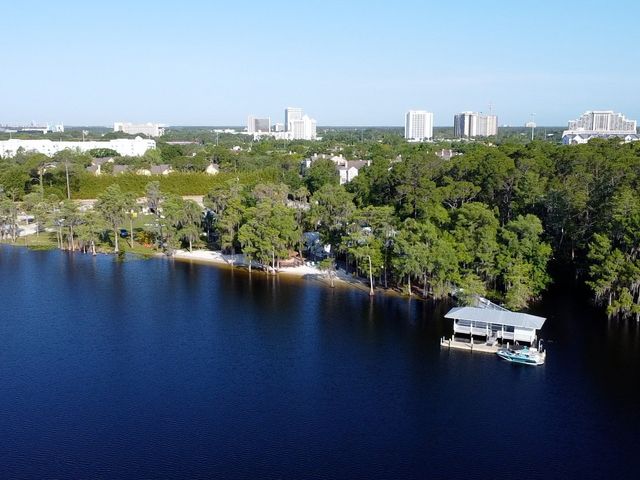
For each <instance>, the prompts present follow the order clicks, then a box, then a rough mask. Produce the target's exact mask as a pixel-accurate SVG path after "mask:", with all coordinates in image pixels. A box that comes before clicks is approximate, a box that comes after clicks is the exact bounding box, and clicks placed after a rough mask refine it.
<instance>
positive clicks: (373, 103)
mask: <svg viewBox="0 0 640 480" xmlns="http://www.w3.org/2000/svg"><path fill="white" fill-rule="evenodd" d="M614 4H615V6H617V7H618V8H613V6H612V8H609V9H607V11H606V15H607V21H606V22H602V19H601V16H602V12H601V11H600V10H599V9H598V8H596V7H597V5H599V4H596V2H595V1H591V0H588V1H580V2H578V1H576V0H569V1H567V2H563V4H562V5H561V6H560V7H559V6H558V3H557V2H552V1H550V0H542V1H539V2H536V3H535V4H534V5H531V4H517V5H516V4H507V5H505V4H504V3H503V2H499V1H495V0H494V1H491V0H489V1H486V2H483V3H476V2H472V1H466V0H461V1H459V2H457V3H456V5H455V7H453V6H447V5H444V4H443V2H431V1H422V2H419V1H406V0H405V1H403V0H401V1H399V2H394V4H393V7H390V6H389V5H388V4H387V3H386V2H382V1H368V2H350V3H349V4H345V3H343V2H337V1H334V0H329V1H325V2H322V3H321V4H307V3H299V2H295V3H294V2H291V1H274V2H255V1H247V2H244V3H242V4H240V5H237V4H230V3H224V4H215V5H212V4H210V2H204V1H187V2H183V3H181V4H180V5H178V4H176V3H175V2H168V1H162V0H160V1H156V2H153V3H152V2H149V1H139V2H135V4H133V3H129V2H123V1H120V0H114V1H112V2H110V3H109V4H108V5H104V4H99V5H94V4H87V3H86V2H76V1H69V2H65V4H64V5H59V4H55V3H48V2H43V1H39V0H36V1H33V2H29V3H28V4H26V5H22V4H19V3H18V2H13V3H10V4H8V5H6V6H4V9H3V16H4V18H5V20H6V21H5V25H3V27H4V46H5V58H4V62H3V71H4V75H2V76H0V91H1V92H2V97H1V98H2V102H1V103H0V105H1V106H2V108H1V109H0V124H15V123H21V124H25V123H30V122H32V121H35V122H37V123H50V124H54V123H64V124H65V125H94V126H102V125H105V126H109V125H112V124H113V122H114V121H131V122H158V123H164V124H166V125H174V126H188V125H193V126H203V125H245V122H246V117H247V116H248V115H256V116H269V117H271V119H272V122H274V123H275V122H282V121H283V117H284V108H285V107H287V106H299V107H302V108H303V109H304V111H305V113H307V114H308V115H310V116H312V117H313V118H315V119H316V120H317V122H318V125H320V126H332V125H335V126H345V127H347V126H354V127H356V126H361V127H365V126H390V127H393V126H401V125H402V121H403V115H404V113H405V112H406V111H407V110H409V109H419V110H428V111H431V112H434V119H435V122H436V123H437V124H439V125H442V126H449V125H451V124H452V123H453V115H454V114H455V113H457V112H460V111H465V110H474V111H482V112H485V113H486V112H488V111H489V110H490V108H491V110H492V112H493V113H494V114H496V115H497V116H498V121H499V124H500V125H504V124H508V125H511V126H514V127H517V126H523V125H524V124H525V122H527V121H529V120H530V119H531V113H534V112H535V113H536V116H535V121H536V122H537V123H538V124H539V125H553V126H562V125H566V123H567V121H568V120H571V119H575V118H577V117H578V116H580V115H581V114H582V113H584V112H585V111H587V110H614V111H616V112H621V113H623V114H624V115H626V116H627V118H631V119H637V118H639V117H640V98H639V97H638V95H636V94H635V93H634V92H635V89H636V88H637V84H638V80H640V66H638V64H637V62H633V61H632V60H633V59H632V58H630V57H629V55H626V56H625V55H624V53H625V51H626V50H625V48H627V49H628V47H624V46H623V47H618V45H621V44H622V45H625V46H626V45H635V44H637V43H638V40H639V39H640V34H639V33H638V31H637V28H635V24H634V22H635V19H636V18H637V16H638V15H637V14H639V13H640V4H637V3H635V2H626V1H625V2H620V1H619V2H614ZM585 39H587V40H588V43H587V40H585ZM612 45H613V47H617V49H615V50H613V49H612V47H611V46H612ZM490 105H491V107H490Z"/></svg>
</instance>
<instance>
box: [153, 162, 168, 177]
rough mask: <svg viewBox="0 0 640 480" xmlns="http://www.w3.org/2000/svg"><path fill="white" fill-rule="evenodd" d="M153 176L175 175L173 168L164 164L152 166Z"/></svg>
mask: <svg viewBox="0 0 640 480" xmlns="http://www.w3.org/2000/svg"><path fill="white" fill-rule="evenodd" d="M149 171H150V172H151V175H169V174H170V173H173V168H172V167H171V165H167V164H163V165H152V166H151V168H150V169H149Z"/></svg>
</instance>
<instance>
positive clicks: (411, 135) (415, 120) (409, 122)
mask: <svg viewBox="0 0 640 480" xmlns="http://www.w3.org/2000/svg"><path fill="white" fill-rule="evenodd" d="M404 138H406V139H407V140H414V141H419V142H421V141H423V140H428V139H431V138H433V113H431V112H425V111H424V110H409V111H408V112H407V114H406V115H405V120H404Z"/></svg>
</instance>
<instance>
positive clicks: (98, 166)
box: [86, 157, 113, 176]
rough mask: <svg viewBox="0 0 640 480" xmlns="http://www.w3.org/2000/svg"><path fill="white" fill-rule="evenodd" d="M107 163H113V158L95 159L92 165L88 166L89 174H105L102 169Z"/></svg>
mask: <svg viewBox="0 0 640 480" xmlns="http://www.w3.org/2000/svg"><path fill="white" fill-rule="evenodd" d="M107 163H113V157H106V158H94V159H93V160H91V165H90V166H88V167H87V169H86V170H87V172H89V173H91V174H93V175H96V176H97V175H102V174H103V173H105V172H103V171H102V167H103V166H104V165H106V164H107Z"/></svg>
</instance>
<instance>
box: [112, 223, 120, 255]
mask: <svg viewBox="0 0 640 480" xmlns="http://www.w3.org/2000/svg"><path fill="white" fill-rule="evenodd" d="M113 238H114V245H115V249H114V250H113V253H118V252H119V251H120V249H119V248H118V229H117V228H114V229H113Z"/></svg>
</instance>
